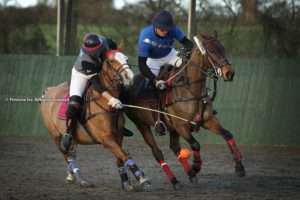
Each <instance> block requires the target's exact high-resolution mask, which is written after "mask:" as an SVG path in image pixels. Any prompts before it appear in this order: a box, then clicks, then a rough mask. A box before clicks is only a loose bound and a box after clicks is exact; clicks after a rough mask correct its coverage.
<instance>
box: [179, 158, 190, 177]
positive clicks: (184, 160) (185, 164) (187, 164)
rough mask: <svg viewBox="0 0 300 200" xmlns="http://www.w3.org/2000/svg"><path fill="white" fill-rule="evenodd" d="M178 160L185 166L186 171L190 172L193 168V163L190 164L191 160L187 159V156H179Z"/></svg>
mask: <svg viewBox="0 0 300 200" xmlns="http://www.w3.org/2000/svg"><path fill="white" fill-rule="evenodd" d="M178 161H179V162H180V164H181V165H182V167H183V169H184V171H185V173H187V174H188V173H189V172H190V171H191V169H192V167H191V165H190V163H189V160H188V159H186V158H179V157H178Z"/></svg>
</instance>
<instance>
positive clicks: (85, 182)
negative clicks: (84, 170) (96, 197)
mask: <svg viewBox="0 0 300 200" xmlns="http://www.w3.org/2000/svg"><path fill="white" fill-rule="evenodd" d="M79 186H80V187H83V188H92V187H95V186H94V184H92V183H89V182H87V181H85V180H81V181H80V182H79Z"/></svg>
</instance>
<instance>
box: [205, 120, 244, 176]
mask: <svg viewBox="0 0 300 200" xmlns="http://www.w3.org/2000/svg"><path fill="white" fill-rule="evenodd" d="M204 128H206V129H208V130H210V131H211V132H213V133H216V134H219V135H221V136H222V137H223V139H224V140H225V141H226V143H227V146H228V148H229V149H230V152H231V153H232V155H233V158H234V161H235V171H236V174H237V175H238V176H239V177H243V176H245V174H246V172H245V168H244V166H243V163H242V154H241V152H240V150H239V148H238V147H237V144H236V141H235V139H234V137H233V135H232V134H231V133H230V132H229V131H228V130H226V129H224V128H223V127H222V126H221V124H220V123H219V121H218V120H217V118H215V117H212V118H210V119H209V120H207V121H205V122H204Z"/></svg>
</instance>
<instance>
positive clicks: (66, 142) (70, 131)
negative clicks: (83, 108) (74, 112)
mask: <svg viewBox="0 0 300 200" xmlns="http://www.w3.org/2000/svg"><path fill="white" fill-rule="evenodd" d="M66 123H67V132H66V133H65V134H63V135H62V139H61V147H62V149H63V150H64V151H65V152H67V151H69V149H70V147H71V144H72V140H73V135H74V132H75V130H76V125H77V124H76V119H67V121H66Z"/></svg>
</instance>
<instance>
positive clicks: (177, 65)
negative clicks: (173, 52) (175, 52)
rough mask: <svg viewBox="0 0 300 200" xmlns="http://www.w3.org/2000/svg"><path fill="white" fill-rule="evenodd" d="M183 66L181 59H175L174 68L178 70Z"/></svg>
mask: <svg viewBox="0 0 300 200" xmlns="http://www.w3.org/2000/svg"><path fill="white" fill-rule="evenodd" d="M182 64H183V59H182V58H180V57H178V59H176V61H175V63H174V67H176V68H179V67H181V66H182Z"/></svg>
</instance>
